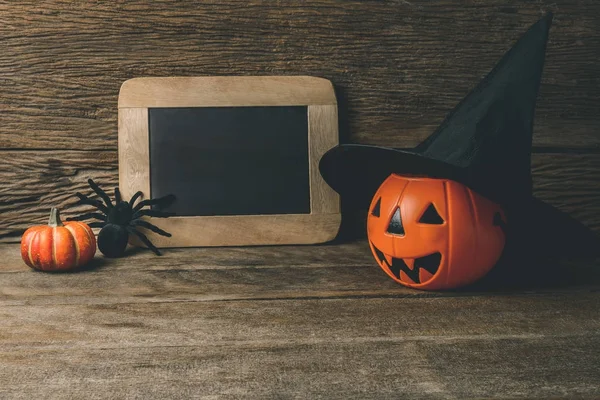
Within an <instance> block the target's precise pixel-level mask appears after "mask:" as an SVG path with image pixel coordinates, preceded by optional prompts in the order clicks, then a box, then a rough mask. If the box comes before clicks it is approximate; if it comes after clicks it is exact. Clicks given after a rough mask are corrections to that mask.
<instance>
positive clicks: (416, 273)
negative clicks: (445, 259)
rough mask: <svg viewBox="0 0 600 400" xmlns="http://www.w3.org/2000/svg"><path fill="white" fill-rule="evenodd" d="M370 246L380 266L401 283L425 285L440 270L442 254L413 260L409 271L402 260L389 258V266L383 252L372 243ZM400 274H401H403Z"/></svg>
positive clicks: (433, 254) (437, 253)
mask: <svg viewBox="0 0 600 400" xmlns="http://www.w3.org/2000/svg"><path fill="white" fill-rule="evenodd" d="M371 246H372V247H373V250H374V253H375V255H376V257H377V260H378V261H379V262H380V264H381V265H384V266H386V267H387V269H388V270H389V271H390V272H391V273H392V275H393V276H395V277H396V278H397V279H398V280H400V281H402V282H403V283H408V284H423V283H427V282H428V281H430V280H431V279H432V278H433V276H434V275H435V274H436V273H437V272H438V269H439V268H440V262H441V260H442V254H441V253H439V252H436V253H432V254H429V255H427V256H424V257H419V258H415V261H414V264H413V268H412V269H411V268H410V267H409V266H408V265H407V264H406V262H405V261H404V260H403V259H402V258H394V257H390V258H391V259H392V264H391V265H390V263H389V262H388V261H387V258H386V257H385V255H384V254H383V252H382V251H381V250H379V249H378V248H377V247H375V245H374V244H373V242H371ZM424 271H426V272H424ZM400 272H403V274H401V273H400ZM406 278H408V279H406Z"/></svg>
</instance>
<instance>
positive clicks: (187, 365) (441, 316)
mask: <svg viewBox="0 0 600 400" xmlns="http://www.w3.org/2000/svg"><path fill="white" fill-rule="evenodd" d="M595 267H596V265H591V266H590V265H588V266H587V267H583V266H578V267H569V268H571V274H570V275H569V276H571V278H572V279H569V280H568V282H563V284H562V285H561V284H558V285H557V284H552V285H538V286H537V287H518V288H505V289H498V288H496V289H493V290H492V289H485V288H481V287H480V288H475V289H471V290H466V291H461V292H445V293H440V292H434V293H432V292H420V291H415V290H410V289H406V288H403V287H401V286H399V285H397V284H395V283H394V282H393V281H392V280H391V279H389V278H387V276H385V275H384V273H383V272H382V271H381V270H380V269H379V267H377V266H376V265H375V263H374V261H373V259H372V256H371V255H370V253H369V249H368V246H367V245H366V243H365V242H362V241H358V242H354V243H345V244H328V245H321V246H288V247H254V248H213V249H206V248H204V249H170V250H169V249H167V250H165V252H164V255H163V256H162V257H156V256H154V255H152V254H151V253H150V252H148V251H145V250H131V251H130V252H129V253H128V256H127V257H126V258H123V259H118V260H109V259H105V258H103V257H102V256H100V255H97V256H96V258H95V260H94V261H93V262H92V264H91V265H90V266H89V267H88V268H86V269H84V270H82V271H80V272H77V273H62V274H48V273H41V272H35V271H32V270H30V269H29V268H28V267H26V266H25V264H24V263H23V262H22V261H21V259H20V254H19V250H18V245H16V244H3V245H0V398H2V399H41V398H58V399H63V398H65V399H66V398H86V399H96V398H132V399H137V398H139V399H150V398H159V399H177V398H257V399H263V398H307V399H308V398H310V399H316V398H324V399H337V398H339V399H348V398H359V399H365V398H377V399H383V398H394V399H398V398H431V399H438V398H441V399H446V398H449V399H453V398H456V399H467V398H565V397H578V398H579V397H583V398H599V397H600V352H599V350H600V294H599V293H598V288H600V273H598V272H597V269H595Z"/></svg>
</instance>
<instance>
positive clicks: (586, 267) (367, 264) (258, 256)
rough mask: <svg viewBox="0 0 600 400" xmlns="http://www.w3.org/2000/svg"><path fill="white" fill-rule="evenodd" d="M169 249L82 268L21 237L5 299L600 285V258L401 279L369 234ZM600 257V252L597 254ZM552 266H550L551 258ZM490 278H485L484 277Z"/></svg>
mask: <svg viewBox="0 0 600 400" xmlns="http://www.w3.org/2000/svg"><path fill="white" fill-rule="evenodd" d="M163 253H164V256H162V257H157V256H155V255H154V254H153V253H151V252H149V251H146V250H140V249H135V248H132V247H130V248H129V249H128V250H127V253H126V258H122V259H108V258H105V257H103V256H102V255H101V254H100V253H98V254H97V256H96V258H95V259H94V261H92V262H91V263H90V264H89V265H88V266H86V267H85V268H83V269H82V270H81V271H79V272H77V273H71V274H47V273H37V272H34V271H32V270H31V269H30V268H29V267H27V266H26V265H25V263H24V262H23V261H22V260H21V256H20V251H19V245H18V244H3V245H1V246H0V257H1V258H0V282H1V283H2V286H1V287H0V305H2V306H14V305H44V304H46V305H50V304H54V305H58V304H65V305H66V304H100V303H101V304H124V303H144V302H181V301H199V302H209V301H233V300H248V301H250V300H253V301H254V300H256V301H263V300H285V299H288V300H292V299H305V300H309V299H316V298H319V299H337V298H365V299H367V298H382V297H385V298H404V297H410V298H415V299H416V298H434V297H456V296H459V297H461V296H489V295H490V294H501V295H508V294H519V293H523V291H527V292H528V293H538V294H549V293H574V292H579V293H586V292H589V291H593V290H597V289H598V288H600V269H599V268H598V266H600V263H599V262H598V261H588V262H585V263H584V262H578V263H576V264H574V263H572V262H570V263H569V262H565V263H563V264H558V265H555V266H553V267H552V268H555V269H553V271H555V273H556V274H557V275H558V274H559V271H560V275H561V277H560V278H557V279H545V280H542V279H536V282H534V283H533V284H532V283H531V282H526V283H524V284H521V285H514V284H509V285H504V284H499V282H495V283H496V284H495V285H491V284H486V285H484V284H483V283H482V284H480V285H479V286H472V287H470V288H465V289H463V290H462V291H460V292H423V291H418V290H413V289H409V288H406V287H404V286H401V285H398V284H397V283H395V282H394V281H393V280H392V279H390V278H389V277H388V276H387V275H386V274H385V273H384V272H383V270H381V268H380V267H379V266H378V265H377V263H376V261H375V259H374V257H373V255H372V254H371V251H370V249H369V245H368V243H367V242H366V241H365V240H362V241H355V242H351V243H344V244H328V245H321V246H276V247H273V246H263V247H236V248H193V249H167V250H164V251H163ZM599 261H600V260H599ZM546 269H547V270H550V269H551V267H550V266H548V265H547V266H546ZM484 283H485V282H484Z"/></svg>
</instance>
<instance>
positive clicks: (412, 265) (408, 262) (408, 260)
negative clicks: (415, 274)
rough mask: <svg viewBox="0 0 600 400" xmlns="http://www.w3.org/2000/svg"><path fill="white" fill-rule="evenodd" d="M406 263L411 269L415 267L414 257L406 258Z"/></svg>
mask: <svg viewBox="0 0 600 400" xmlns="http://www.w3.org/2000/svg"><path fill="white" fill-rule="evenodd" d="M404 263H405V264H406V266H407V267H408V268H410V270H411V271H412V270H413V269H415V259H414V258H405V259H404Z"/></svg>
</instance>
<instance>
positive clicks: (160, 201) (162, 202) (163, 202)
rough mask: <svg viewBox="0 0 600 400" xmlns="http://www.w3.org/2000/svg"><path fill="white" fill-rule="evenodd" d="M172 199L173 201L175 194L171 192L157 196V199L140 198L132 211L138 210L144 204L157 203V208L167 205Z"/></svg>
mask: <svg viewBox="0 0 600 400" xmlns="http://www.w3.org/2000/svg"><path fill="white" fill-rule="evenodd" d="M174 201H175V195H173V194H168V195H166V196H163V197H159V198H157V199H147V200H142V201H140V202H139V203H138V204H137V206H135V208H134V209H133V212H136V211H139V210H140V209H141V208H142V207H144V206H152V205H157V206H158V207H159V208H162V207H167V206H169V205H170V204H171V203H173V202H174Z"/></svg>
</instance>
